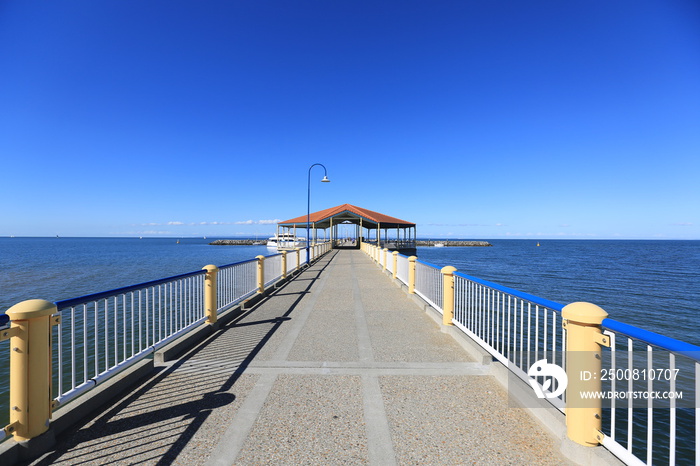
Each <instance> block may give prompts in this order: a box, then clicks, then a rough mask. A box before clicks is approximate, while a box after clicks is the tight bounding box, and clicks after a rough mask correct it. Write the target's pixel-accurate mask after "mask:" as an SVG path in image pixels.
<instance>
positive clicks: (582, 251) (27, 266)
mask: <svg viewBox="0 0 700 466" xmlns="http://www.w3.org/2000/svg"><path fill="white" fill-rule="evenodd" d="M178 241H179V243H178ZM210 241H212V239H203V238H184V239H180V240H177V239H175V238H155V239H154V238H144V239H138V238H7V237H5V238H0V312H5V311H6V310H7V309H8V308H9V307H10V306H12V305H14V304H16V303H18V302H20V301H23V300H25V299H31V298H41V299H47V300H49V301H57V300H61V299H67V298H73V297H78V296H82V295H86V294H90V293H94V292H98V291H104V290H110V289H114V288H119V287H122V286H127V285H133V284H136V283H141V282H145V281H149V280H154V279H158V278H163V277H168V276H172V275H178V274H181V273H186V272H192V271H195V270H199V269H201V268H202V267H203V266H205V265H207V264H215V265H219V266H220V265H226V264H230V263H233V262H238V261H241V260H247V259H251V258H253V257H255V256H257V255H259V254H263V255H267V254H270V251H269V250H268V249H267V248H266V247H265V246H210V245H209V244H208V243H209V242H210ZM489 242H490V243H491V244H493V247H465V248H454V247H445V248H428V247H425V248H418V254H417V255H418V258H419V259H422V260H425V261H427V262H430V263H432V264H435V265H438V266H445V265H452V266H454V267H456V268H457V269H458V270H459V271H461V272H464V273H466V274H468V275H472V276H475V277H478V278H482V279H485V280H489V281H493V282H496V283H500V284H502V285H505V286H508V287H511V288H515V289H517V290H520V291H524V292H527V293H530V294H534V295H536V296H540V297H543V298H547V299H550V300H553V301H557V302H560V303H562V304H567V303H570V302H574V301H589V302H592V303H595V304H597V305H599V306H601V307H602V308H603V309H605V310H606V311H607V312H608V313H609V314H610V317H611V318H613V319H615V320H620V321H623V322H626V323H630V324H633V325H636V326H638V327H642V328H646V329H648V330H652V331H655V332H659V333H663V334H665V335H668V336H672V337H674V338H678V339H681V340H684V341H687V342H689V343H694V344H696V345H700V332H698V331H697V329H698V327H699V326H700V325H699V324H700V315H699V312H698V311H700V241H614V240H610V241H608V240H605V241H595V240H549V241H540V242H539V244H540V246H537V244H538V243H537V241H534V240H490V241H489Z"/></svg>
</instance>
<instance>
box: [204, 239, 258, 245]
mask: <svg viewBox="0 0 700 466" xmlns="http://www.w3.org/2000/svg"><path fill="white" fill-rule="evenodd" d="M209 244H210V245H212V246H260V245H264V244H265V241H261V240H257V239H217V240H216V241H212V242H211V243H209Z"/></svg>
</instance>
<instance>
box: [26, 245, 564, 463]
mask: <svg viewBox="0 0 700 466" xmlns="http://www.w3.org/2000/svg"><path fill="white" fill-rule="evenodd" d="M95 414H96V416H95V418H94V419H92V420H90V421H88V422H87V423H86V424H83V425H81V426H79V427H78V428H77V429H76V430H75V431H67V432H66V433H65V434H64V435H62V436H59V438H58V443H57V445H56V447H55V449H54V450H53V451H51V452H50V453H48V454H47V455H45V456H43V458H41V459H39V460H37V461H36V462H35V463H33V464H75V463H86V462H87V463H90V462H95V463H98V462H99V463H110V464H112V463H117V464H119V463H123V464H133V463H140V464H170V463H175V464H188V465H193V464H210V465H216V464H221V465H224V464H226V465H228V464H346V463H349V464H376V465H390V464H417V463H431V464H457V463H459V464H466V463H472V462H476V463H482V464H486V463H488V464H504V463H510V464H563V463H566V461H565V459H564V458H563V457H562V456H561V454H560V453H559V452H558V448H557V447H556V445H555V442H554V439H553V438H551V437H550V435H548V434H547V433H546V432H545V430H544V429H543V428H542V427H541V426H539V425H538V424H537V422H536V421H535V420H533V419H532V418H531V417H530V416H529V415H528V414H527V412H524V410H522V409H517V408H509V407H508V401H507V395H506V391H505V389H504V387H503V386H502V385H500V384H499V383H498V382H497V381H496V380H495V378H494V376H493V375H490V373H489V367H488V365H485V364H484V363H483V361H475V360H474V358H473V357H470V356H469V354H468V353H467V352H466V351H465V350H464V349H463V348H462V347H461V346H460V345H459V344H458V342H457V341H455V339H454V338H452V337H451V336H449V335H447V334H445V333H442V332H441V331H440V325H439V323H438V322H436V321H435V320H434V319H433V318H431V317H430V315H429V314H426V312H425V310H424V309H423V308H422V307H420V306H419V305H418V304H416V303H415V302H414V301H413V300H411V299H409V297H408V296H407V295H406V294H405V293H404V292H403V291H401V290H400V289H399V288H398V287H397V286H396V285H395V284H394V283H392V281H391V280H390V279H389V278H388V277H386V276H383V274H382V272H381V270H380V269H378V268H377V267H376V266H375V265H374V263H373V262H372V261H371V260H370V259H369V258H368V257H367V256H366V255H365V254H363V253H362V252H360V251H357V250H340V251H332V252H331V253H329V254H327V255H325V256H324V257H322V258H321V259H320V260H318V261H317V262H316V263H314V264H313V265H312V266H311V267H309V268H308V269H306V270H305V271H303V273H301V274H300V275H298V276H297V277H296V278H295V279H293V280H291V281H289V282H288V283H285V284H284V285H282V286H280V287H279V288H277V289H275V290H274V291H273V292H271V294H270V295H269V296H267V297H265V298H264V299H262V300H261V301H260V302H259V303H258V304H256V305H254V306H252V307H251V308H250V309H244V310H240V311H239V312H237V313H236V314H235V315H234V316H231V320H230V322H228V323H226V324H224V325H222V326H221V327H220V329H219V330H218V331H216V332H215V333H213V334H212V335H211V336H210V337H209V338H208V339H207V340H206V341H205V342H203V343H202V344H200V345H198V346H196V347H195V348H193V349H192V350H190V351H188V352H186V353H185V354H184V355H183V356H182V357H180V358H178V359H176V360H174V361H171V362H168V363H164V364H161V365H159V366H158V367H157V369H156V371H155V373H154V374H152V375H151V376H149V377H147V378H145V379H143V380H142V381H141V382H140V383H139V384H137V385H135V386H133V388H131V389H130V390H127V391H126V392H125V395H124V396H122V397H120V398H118V399H116V400H114V401H113V402H112V403H110V405H109V406H107V407H104V408H103V409H102V410H101V411H98V412H97V413H95ZM475 435H478V437H479V440H478V441H474V436H475ZM533 443H534V444H536V445H537V447H536V448H533ZM465 444H468V445H469V448H465Z"/></svg>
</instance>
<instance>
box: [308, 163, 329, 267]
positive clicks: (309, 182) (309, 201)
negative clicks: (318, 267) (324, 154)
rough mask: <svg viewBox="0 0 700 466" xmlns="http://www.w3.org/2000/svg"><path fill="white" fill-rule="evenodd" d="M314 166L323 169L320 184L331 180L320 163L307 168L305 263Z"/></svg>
mask: <svg viewBox="0 0 700 466" xmlns="http://www.w3.org/2000/svg"><path fill="white" fill-rule="evenodd" d="M316 165H318V166H320V167H323V179H322V180H321V182H322V183H330V181H331V180H329V179H328V170H326V167H325V166H324V165H323V164H320V163H315V164H313V165H311V166H310V167H309V177H308V178H307V181H308V191H307V196H306V263H307V264H308V263H309V257H310V256H309V246H310V244H311V239H310V234H309V229H310V228H311V220H310V219H311V169H312V168H314V167H315V166H316Z"/></svg>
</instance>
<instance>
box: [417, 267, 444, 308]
mask: <svg viewBox="0 0 700 466" xmlns="http://www.w3.org/2000/svg"><path fill="white" fill-rule="evenodd" d="M442 289H443V279H442V273H440V269H439V268H437V267H436V266H434V265H432V264H429V263H427V262H423V261H420V260H417V261H416V288H415V291H416V294H417V295H418V296H420V297H421V298H423V299H424V300H425V301H426V302H427V303H428V304H430V305H431V306H433V307H434V308H435V309H436V310H437V311H438V312H440V314H442V294H443V290H442Z"/></svg>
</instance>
